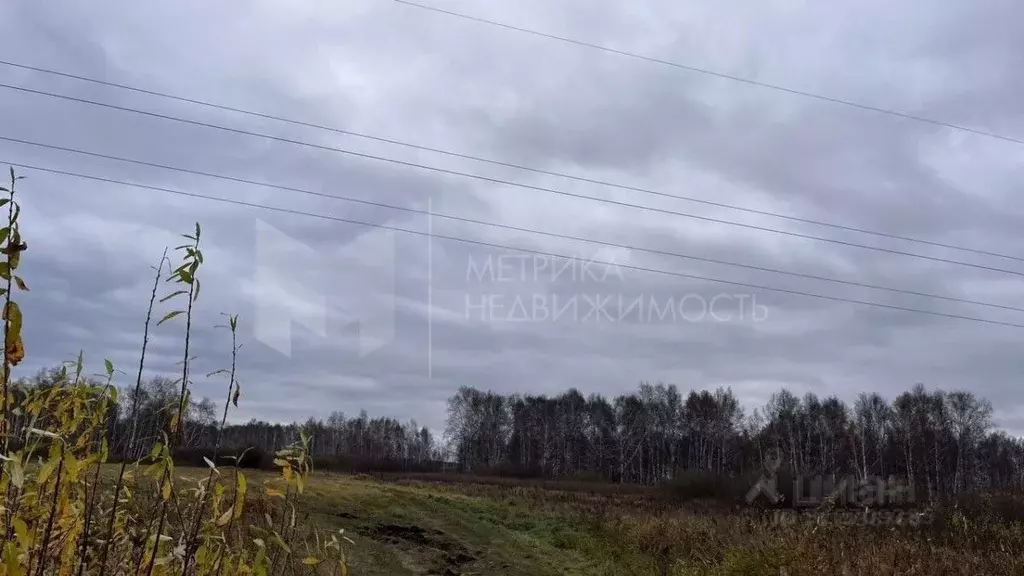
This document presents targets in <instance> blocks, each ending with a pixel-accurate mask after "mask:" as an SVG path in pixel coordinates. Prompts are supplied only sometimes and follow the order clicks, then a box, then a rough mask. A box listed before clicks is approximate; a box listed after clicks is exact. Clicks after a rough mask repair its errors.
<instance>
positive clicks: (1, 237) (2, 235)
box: [0, 198, 11, 242]
mask: <svg viewBox="0 0 1024 576" xmlns="http://www.w3.org/2000/svg"><path fill="white" fill-rule="evenodd" d="M0 202H7V198H4V199H3V200H0ZM0 206H3V204H0ZM10 233H11V227H10V226H4V227H3V228H0V242H5V241H7V235H8V234H10Z"/></svg>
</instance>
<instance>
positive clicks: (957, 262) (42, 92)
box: [0, 83, 1024, 277]
mask: <svg viewBox="0 0 1024 576" xmlns="http://www.w3.org/2000/svg"><path fill="white" fill-rule="evenodd" d="M0 88H5V89H10V90H15V91H20V92H23V93H27V94H34V95H40V96H47V97H52V98H56V99H61V100H66V101H71V102H78V103H82V104H87V105H92V106H97V107H102V108H108V109H112V110H118V111H123V112H129V113H134V114H139V115H143V116H149V117H153V118H159V119H163V120H170V121H174V122H179V123H183V124H188V125H193V126H199V127H204V128H212V129H216V130H221V131H224V132H229V133H234V134H239V135H244V136H253V137H258V138H264V139H267V140H272V141H277V142H282V143H286V144H294V145H298V146H304V147H309V148H313V149H319V150H325V151H330V152H336V153H340V154H346V155H350V156H353V157H357V158H363V159H367V160H375V161H379V162H385V163H390V164H394V165H399V166H406V167H409V168H416V169H419V170H426V171H430V172H435V173H439V174H446V175H451V176H459V177H463V178H470V179H475V180H479V181H483V182H490V183H493V184H501V185H505V186H512V187H516V188H522V189H526V190H534V191H538V192H545V193H550V194H557V195H561V196H566V197H570V198H576V199H581V200H591V201H595V202H600V203H604V204H610V205H615V206H622V207H628V208H634V209H637V210H643V211H647V212H653V213H659V214H668V215H672V216H679V217H683V218H690V219H694V220H699V221H703V222H712V223H716V224H723V225H728V226H736V227H741V228H746V229H750V230H757V231H761V232H770V233H773V234H780V235H785V236H790V237H795V238H803V239H807V240H815V241H819V242H828V243H832V244H836V245H841V246H848V247H852V248H859V249H863V250H871V251H875V252H881V253H886V254H894V255H899V256H907V257H912V258H919V259H923V260H929V261H932V262H941V263H944V264H953V265H958V266H965V267H969V268H975V269H979V270H987V271H990V272H999V273H1003V274H1011V275H1014V276H1021V277H1024V272H1022V271H1019V270H1010V269H1007V268H1000V267H997V266H986V265H984V264H975V263H971V262H965V261H962V260H954V259H951V258H943V257H939V256H930V255H926V254H918V253H914V252H906V251H903V250H896V249H892V248H885V247H881V246H871V245H868V244H859V243H856V242H849V241H845V240H839V239H837V238H827V237H823V236H815V235H813V234H803V233H800V232H793V231H790V230H783V229H779V228H771V227H767V226H758V225H755V224H747V223H744V222H735V221H732V220H724V219H720V218H712V217H709V216H701V215H698V214H691V213H688V212H680V211H677V210H669V209H666V208H658V207H654V206H645V205H642V204H635V203H632V202H623V201H619V200H612V199H609V198H599V197H596V196H587V195H585V194H577V193H574V192H568V191H565V190H558V189H555V188H547V187H544V186H536V185H532V184H525V183H522V182H514V181H511V180H504V179H501V178H493V177H490V176H484V175H481V174H473V173H469V172H461V171H458V170H450V169H447V168H441V167H438V166H430V165H426V164H419V163H416V162H409V161H405V160H399V159H397V158H389V157H386V156H378V155H374V154H367V153H363V152H357V151H354V150H348V149H345V148H339V147H335V146H328V145H325V144H316V143H312V142H305V141H302V140H295V139H292V138H285V137H283V136H275V135H273V134H266V133H262V132H254V131H250V130H243V129H241V128H233V127H230V126H224V125H220V124H214V123H212V122H203V121H199V120H192V119H189V118H181V117H178V116H172V115H169V114H161V113H157V112H151V111H148V110H140V109H137V108H130V107H127V106H119V105H116V104H110V103H107V102H100V101H96V100H90V99H87V98H78V97H75V96H68V95H66V94H57V93H54V92H48V91H45V90H35V89H31V88H26V87H23V86H15V85H11V84H5V83H0Z"/></svg>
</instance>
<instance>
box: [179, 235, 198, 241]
mask: <svg viewBox="0 0 1024 576" xmlns="http://www.w3.org/2000/svg"><path fill="white" fill-rule="evenodd" d="M181 236H182V237H183V238H188V239H189V240H195V238H193V237H192V236H189V235H188V234H182V235H181Z"/></svg>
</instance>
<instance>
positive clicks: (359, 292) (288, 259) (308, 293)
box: [253, 219, 395, 357]
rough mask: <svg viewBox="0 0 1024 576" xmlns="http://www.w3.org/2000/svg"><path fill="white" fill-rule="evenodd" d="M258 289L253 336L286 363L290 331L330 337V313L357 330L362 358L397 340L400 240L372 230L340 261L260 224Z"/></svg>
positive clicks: (255, 278)
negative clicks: (397, 253)
mask: <svg viewBox="0 0 1024 576" xmlns="http://www.w3.org/2000/svg"><path fill="white" fill-rule="evenodd" d="M368 268H369V269H368ZM254 282H255V290H254V293H253V299H254V303H255V310H256V311H255V318H254V336H255V338H256V340H258V341H259V342H262V343H263V344H265V345H266V346H268V347H270V348H272V349H274V350H275V351H277V352H279V353H281V354H283V355H285V356H287V357H291V354H292V324H293V323H294V324H298V325H300V326H302V327H304V328H306V329H307V330H309V331H310V332H312V333H313V334H314V335H316V336H319V337H320V338H327V324H328V319H329V318H330V317H331V312H333V316H335V317H337V316H339V315H340V316H341V317H342V319H343V320H344V324H352V323H357V324H358V327H359V339H358V349H359V356H360V357H364V356H366V355H368V354H370V353H372V352H374V351H376V350H378V349H380V348H381V347H383V346H385V345H387V344H389V343H390V342H391V341H392V340H393V339H394V333H395V305H394V304H395V303H394V287H395V241H394V234H393V232H391V231H389V230H382V229H374V231H372V232H370V233H368V234H364V235H362V236H360V237H359V238H357V239H356V240H355V241H354V242H352V243H350V244H348V245H346V246H345V249H344V254H342V255H341V256H337V255H335V254H322V253H319V252H317V251H316V250H314V249H312V248H310V247H309V246H307V245H305V244H304V243H302V242H300V241H298V240H295V239H294V238H292V237H290V236H288V235H287V234H285V233H283V232H281V231H280V230H278V229H276V228H274V227H273V226H271V225H270V224H268V223H266V222H264V221H263V220H259V219H257V220H256V273H255V277H254ZM329 302H330V303H331V304H333V306H328V303H329Z"/></svg>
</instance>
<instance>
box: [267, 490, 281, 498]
mask: <svg viewBox="0 0 1024 576" xmlns="http://www.w3.org/2000/svg"><path fill="white" fill-rule="evenodd" d="M267 496H271V497H273V496H278V497H281V498H284V492H281V491H280V490H278V489H276V488H267Z"/></svg>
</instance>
